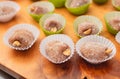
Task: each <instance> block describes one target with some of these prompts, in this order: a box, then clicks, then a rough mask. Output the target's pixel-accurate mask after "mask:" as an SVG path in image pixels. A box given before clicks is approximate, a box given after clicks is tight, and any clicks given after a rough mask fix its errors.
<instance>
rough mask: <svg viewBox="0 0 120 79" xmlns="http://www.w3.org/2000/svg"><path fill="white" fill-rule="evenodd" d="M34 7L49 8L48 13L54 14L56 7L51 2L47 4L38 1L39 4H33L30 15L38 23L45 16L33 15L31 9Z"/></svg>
mask: <svg viewBox="0 0 120 79" xmlns="http://www.w3.org/2000/svg"><path fill="white" fill-rule="evenodd" d="M33 6H40V7H44V8H47V10H48V13H53V12H54V9H55V7H54V5H53V4H52V3H51V2H47V1H37V2H34V3H33V4H31V5H30V6H28V9H27V10H28V13H29V14H30V15H31V16H32V17H33V18H34V19H35V20H36V21H37V22H39V20H40V18H41V17H42V16H43V15H44V14H40V15H37V14H33V13H31V11H30V9H31V7H33Z"/></svg>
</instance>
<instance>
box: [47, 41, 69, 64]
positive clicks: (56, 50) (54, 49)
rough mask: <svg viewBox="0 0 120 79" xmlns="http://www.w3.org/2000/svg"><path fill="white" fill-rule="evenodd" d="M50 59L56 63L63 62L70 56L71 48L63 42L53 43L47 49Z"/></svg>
mask: <svg viewBox="0 0 120 79" xmlns="http://www.w3.org/2000/svg"><path fill="white" fill-rule="evenodd" d="M45 51H46V54H47V55H48V57H49V58H50V59H51V60H53V61H55V62H61V61H63V60H65V59H66V58H68V57H69V56H70V54H71V53H70V48H69V46H68V45H67V44H65V43H63V42H61V41H51V42H49V43H48V44H47V45H46V48H45Z"/></svg>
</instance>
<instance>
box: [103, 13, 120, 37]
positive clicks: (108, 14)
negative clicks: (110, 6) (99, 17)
mask: <svg viewBox="0 0 120 79" xmlns="http://www.w3.org/2000/svg"><path fill="white" fill-rule="evenodd" d="M115 17H120V12H117V11H113V12H109V13H107V14H106V15H105V16H104V18H105V23H106V26H107V29H108V31H109V32H110V33H111V34H114V35H116V34H117V33H118V31H117V30H115V29H114V28H113V27H112V26H111V25H110V24H109V21H110V20H112V19H113V18H115Z"/></svg>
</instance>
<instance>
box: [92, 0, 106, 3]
mask: <svg viewBox="0 0 120 79" xmlns="http://www.w3.org/2000/svg"><path fill="white" fill-rule="evenodd" d="M93 1H94V2H95V3H98V4H104V3H106V2H107V1H108V0H93Z"/></svg>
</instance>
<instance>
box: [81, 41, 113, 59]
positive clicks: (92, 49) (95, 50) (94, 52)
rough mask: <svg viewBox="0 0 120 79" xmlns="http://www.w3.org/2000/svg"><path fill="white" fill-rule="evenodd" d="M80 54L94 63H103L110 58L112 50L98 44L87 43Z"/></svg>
mask: <svg viewBox="0 0 120 79" xmlns="http://www.w3.org/2000/svg"><path fill="white" fill-rule="evenodd" d="M80 52H81V53H82V55H83V56H84V57H86V58H87V59H89V60H93V61H102V60H104V59H106V58H108V57H109V56H110V53H111V52H112V49H110V48H108V47H107V46H105V45H103V44H101V43H98V42H86V43H84V44H83V45H82V46H81V48H80Z"/></svg>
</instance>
